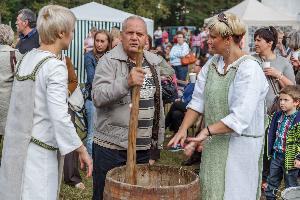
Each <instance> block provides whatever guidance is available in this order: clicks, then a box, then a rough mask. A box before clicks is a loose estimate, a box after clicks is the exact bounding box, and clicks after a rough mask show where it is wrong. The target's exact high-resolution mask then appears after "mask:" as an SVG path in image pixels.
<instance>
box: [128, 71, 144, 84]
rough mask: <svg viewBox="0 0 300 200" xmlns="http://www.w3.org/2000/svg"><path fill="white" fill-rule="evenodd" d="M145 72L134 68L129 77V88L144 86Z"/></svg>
mask: <svg viewBox="0 0 300 200" xmlns="http://www.w3.org/2000/svg"><path fill="white" fill-rule="evenodd" d="M144 78H145V71H144V70H143V69H142V68H136V67H133V68H132V70H131V71H130V73H129V75H128V79H127V82H128V86H129V87H133V86H136V85H138V86H142V85H143V83H144Z"/></svg>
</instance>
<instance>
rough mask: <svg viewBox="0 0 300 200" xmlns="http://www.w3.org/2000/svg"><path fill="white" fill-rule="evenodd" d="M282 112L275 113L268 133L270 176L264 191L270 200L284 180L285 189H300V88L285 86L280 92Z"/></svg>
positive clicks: (272, 199) (273, 198)
mask: <svg viewBox="0 0 300 200" xmlns="http://www.w3.org/2000/svg"><path fill="white" fill-rule="evenodd" d="M279 94H280V96H279V101H280V109H281V111H279V112H276V113H274V115H273V117H272V121H271V124H270V126H269V132H268V138H267V141H268V144H267V145H268V149H267V153H268V157H269V158H271V164H270V174H269V176H268V179H267V183H268V186H267V188H266V190H265V195H266V198H267V200H275V199H276V192H277V190H278V187H279V186H280V183H281V181H282V178H283V177H284V180H285V187H286V188H288V187H296V186H298V182H297V177H298V172H299V168H300V112H299V111H298V107H299V103H300V87H299V86H295V85H290V86H286V87H285V88H283V89H282V90H281V91H280V93H279Z"/></svg>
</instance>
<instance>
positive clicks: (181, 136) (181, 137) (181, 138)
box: [168, 129, 187, 147]
mask: <svg viewBox="0 0 300 200" xmlns="http://www.w3.org/2000/svg"><path fill="white" fill-rule="evenodd" d="M186 136H187V130H182V129H179V130H178V132H177V133H176V135H175V136H174V137H173V138H172V139H171V140H170V141H169V143H168V147H171V146H173V147H176V145H177V144H178V143H180V145H181V146H182V147H184V142H185V140H186Z"/></svg>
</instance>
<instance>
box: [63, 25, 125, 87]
mask: <svg viewBox="0 0 300 200" xmlns="http://www.w3.org/2000/svg"><path fill="white" fill-rule="evenodd" d="M121 25H122V24H121V23H120V22H104V21H91V20H77V21H76V24H75V30H74V37H73V40H72V42H71V44H70V47H69V49H68V50H66V51H64V54H65V55H67V56H68V57H70V58H71V60H72V63H73V65H74V67H75V71H76V73H77V78H78V83H85V81H86V72H85V70H84V51H83V47H84V45H83V43H84V39H85V38H86V37H87V36H88V34H89V31H90V29H91V27H93V26H94V27H96V28H97V29H99V30H100V29H104V30H107V31H110V30H111V28H112V27H114V26H117V27H120V28H121Z"/></svg>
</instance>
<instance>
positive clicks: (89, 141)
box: [85, 99, 96, 156]
mask: <svg viewBox="0 0 300 200" xmlns="http://www.w3.org/2000/svg"><path fill="white" fill-rule="evenodd" d="M85 109H86V116H87V123H88V124H87V126H88V127H87V129H88V130H87V131H88V133H87V137H86V144H85V146H86V148H87V151H88V153H89V154H90V156H92V152H93V151H92V147H93V137H94V115H95V110H96V108H95V106H94V104H93V102H92V101H91V100H88V99H87V100H86V101H85Z"/></svg>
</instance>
